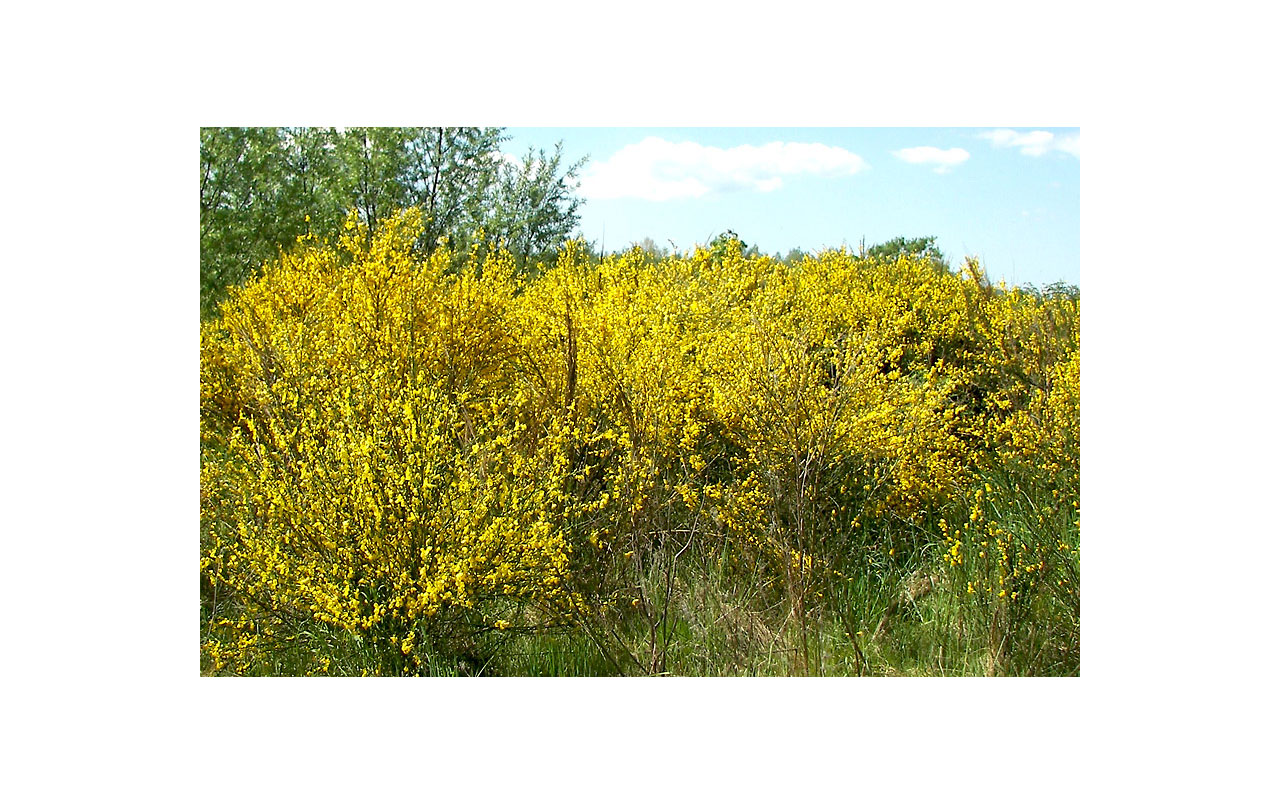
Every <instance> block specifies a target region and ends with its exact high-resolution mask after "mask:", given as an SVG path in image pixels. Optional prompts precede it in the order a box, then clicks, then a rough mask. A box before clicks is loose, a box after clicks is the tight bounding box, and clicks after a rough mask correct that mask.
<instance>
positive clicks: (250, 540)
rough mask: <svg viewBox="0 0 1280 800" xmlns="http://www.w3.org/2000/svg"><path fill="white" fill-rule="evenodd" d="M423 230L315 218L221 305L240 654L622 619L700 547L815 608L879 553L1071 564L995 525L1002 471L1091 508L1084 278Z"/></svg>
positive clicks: (209, 456) (224, 539)
mask: <svg viewBox="0 0 1280 800" xmlns="http://www.w3.org/2000/svg"><path fill="white" fill-rule="evenodd" d="M420 230H421V216H420V213H419V212H417V211H408V212H404V213H402V214H400V215H397V216H394V217H393V218H391V219H389V220H386V221H384V222H383V223H382V224H381V225H380V227H379V229H378V231H377V232H376V234H375V235H373V236H370V235H369V233H368V231H367V230H365V229H363V228H362V227H361V226H360V225H359V224H358V223H357V221H356V219H355V217H354V216H353V217H352V218H350V219H349V220H348V223H347V227H346V229H345V230H344V232H343V234H342V235H341V236H340V237H339V239H338V241H336V242H334V243H329V242H320V241H317V240H315V239H310V238H304V239H302V240H300V241H299V243H298V246H297V248H295V249H294V250H293V251H292V252H289V253H285V254H284V255H283V256H282V257H281V258H280V260H279V261H278V262H277V263H274V264H269V265H267V267H266V269H265V270H264V272H263V274H262V276H261V277H260V278H259V279H257V280H256V281H254V282H252V283H250V284H248V285H246V286H244V287H241V288H239V289H236V290H234V291H233V292H232V293H231V294H230V296H229V298H228V300H227V301H226V302H225V303H224V305H223V307H222V309H221V313H220V315H218V316H217V317H216V318H215V319H213V320H210V321H209V322H207V323H205V325H204V326H203V328H202V331H201V435H202V481H201V503H202V514H201V523H202V561H201V580H202V597H203V598H204V599H205V606H206V609H207V614H206V616H207V618H208V619H207V625H208V631H207V632H206V634H205V635H204V636H203V638H202V642H203V645H202V646H203V648H204V650H205V653H206V656H207V659H208V662H207V663H209V664H210V665H211V668H212V669H213V670H214V671H220V670H229V671H247V670H251V669H254V665H255V664H259V665H260V664H262V663H266V662H269V661H270V659H271V658H272V655H271V654H272V653H273V652H275V651H277V650H278V649H279V648H281V647H284V646H287V645H289V644H290V643H296V642H297V641H299V640H301V639H305V638H306V637H315V636H316V635H317V634H316V631H323V632H327V633H326V634H325V635H327V636H329V637H330V639H333V638H334V637H337V638H339V639H340V638H341V637H346V641H351V642H357V643H358V644H359V646H361V647H364V648H367V649H368V650H369V651H370V652H372V653H374V654H375V655H376V656H377V659H378V663H379V667H378V669H379V670H380V671H383V672H395V673H416V672H421V671H423V670H424V669H425V665H426V663H427V661H429V660H430V659H431V658H432V657H434V655H435V654H439V653H446V654H447V653H448V652H449V648H450V647H451V646H452V645H451V644H450V641H449V640H448V636H449V635H452V634H453V633H455V632H456V631H457V630H459V628H460V627H461V628H462V629H466V630H470V631H490V632H493V633H495V634H499V633H500V634H501V635H502V636H515V635H518V634H519V633H520V632H521V631H527V630H530V629H532V628H536V627H537V626H539V625H553V624H575V625H586V626H591V625H596V624H600V620H601V619H602V617H601V614H600V612H601V611H602V610H604V609H608V608H622V609H634V608H639V609H640V610H641V611H642V612H643V611H645V604H646V602H647V601H646V600H645V598H644V597H642V596H640V594H638V592H640V587H641V586H642V585H643V577H644V570H645V569H646V565H648V564H649V563H651V557H652V556H653V555H654V554H655V553H658V552H660V551H662V549H663V548H668V547H671V548H672V550H675V549H676V548H678V547H688V546H690V543H694V542H697V543H699V546H702V545H703V544H710V545H711V546H712V547H713V548H714V549H715V550H716V552H719V553H722V554H724V555H725V556H726V557H727V558H728V559H729V562H730V563H729V568H730V569H732V565H733V564H734V563H738V564H741V565H743V567H744V569H745V568H748V567H749V569H750V574H751V575H753V576H759V578H760V579H762V580H763V581H764V583H765V586H763V587H762V588H763V589H767V590H769V591H773V592H775V596H777V597H782V598H785V599H787V600H789V602H790V603H791V609H792V612H793V614H794V615H795V618H797V619H800V620H802V624H803V620H804V619H805V618H806V613H807V612H806V608H808V607H810V606H811V605H812V604H813V603H814V602H818V601H819V600H820V598H821V597H822V596H823V595H822V593H823V591H824V587H829V586H830V585H831V582H832V581H839V580H844V579H845V577H844V576H848V575H850V574H853V572H852V571H854V570H858V569H865V568H866V566H867V564H869V563H870V561H869V558H870V556H869V555H868V554H869V553H871V552H872V551H875V552H877V553H887V556H886V557H894V558H900V557H905V555H919V554H920V553H922V552H924V551H925V550H926V549H927V548H930V547H933V546H935V545H938V544H941V545H942V546H943V547H944V548H945V552H946V557H947V560H948V561H950V562H951V563H952V565H953V567H955V568H959V567H960V566H961V565H962V564H966V563H971V562H973V561H974V560H975V559H977V560H978V561H982V560H984V559H987V560H986V563H987V564H990V565H994V566H992V567H991V568H990V569H989V570H986V571H984V572H981V574H979V573H978V572H973V573H972V574H970V575H969V577H967V578H966V580H965V584H966V588H968V587H969V586H972V587H974V591H975V593H976V592H977V591H979V590H981V591H982V592H985V593H986V594H987V595H997V596H998V592H999V591H1000V589H1001V588H1002V587H1004V588H1006V590H1007V592H1008V595H1009V596H1011V595H1012V593H1013V592H1014V591H1021V592H1024V593H1025V592H1026V591H1027V590H1028V588H1029V587H1030V584H1029V582H1030V581H1031V580H1032V579H1033V578H1034V579H1035V580H1039V581H1049V580H1050V578H1051V577H1052V578H1053V580H1060V581H1066V580H1067V578H1065V577H1063V574H1065V573H1062V570H1058V572H1053V570H1054V569H1057V567H1054V566H1053V564H1058V563H1059V562H1055V561H1053V559H1050V558H1046V557H1045V554H1044V553H1043V552H1041V550H1043V547H1042V545H1043V543H1044V542H1046V541H1048V540H1049V539H1048V538H1046V537H1045V536H1037V537H1028V536H1027V535H1023V534H1021V533H1018V532H1017V531H1014V526H1013V525H1012V524H1011V523H1009V524H1001V521H1000V520H999V519H996V518H995V517H997V516H999V515H1000V514H1003V513H1004V509H1006V508H1007V505H1001V503H1007V502H1011V500H1010V498H1011V497H1012V496H1013V495H1012V493H1013V492H1014V491H1015V490H1017V489H1019V487H1020V486H1021V484H1017V485H1015V484H1016V481H1015V482H1008V481H1006V482H1005V483H1000V481H997V484H999V485H998V486H997V489H996V491H995V492H994V494H996V495H999V496H1000V497H999V498H997V499H999V500H1000V502H995V503H994V504H993V502H994V501H993V499H992V496H991V495H992V490H990V489H984V492H985V494H982V495H979V496H977V498H976V499H975V495H974V488H975V486H982V482H983V480H985V479H986V476H989V475H990V474H992V473H993V471H995V470H997V469H1002V470H1004V473H1002V474H1004V475H1013V474H1015V473H1017V474H1018V475H1021V474H1023V473H1027V474H1034V475H1036V476H1038V477H1037V478H1036V481H1037V483H1036V484H1035V487H1034V490H1035V491H1034V494H1035V497H1037V498H1043V497H1049V498H1051V504H1052V503H1056V504H1057V505H1053V507H1052V508H1046V507H1044V506H1045V503H1044V502H1041V504H1040V507H1038V511H1037V513H1040V514H1042V515H1044V516H1046V518H1047V519H1051V520H1053V521H1055V522H1054V525H1056V524H1057V522H1056V521H1058V520H1059V518H1060V516H1061V513H1063V512H1064V509H1065V510H1067V511H1070V512H1072V513H1078V505H1077V506H1073V505H1072V504H1073V503H1075V502H1076V501H1077V500H1078V496H1079V491H1078V480H1079V477H1078V476H1079V309H1078V300H1077V299H1076V298H1075V297H1072V296H1058V295H1052V296H1040V295H1038V294H1034V293H1027V292H1020V291H1018V290H1012V291H1007V290H1005V289H1003V288H1002V287H992V286H990V285H989V284H988V283H986V281H985V278H983V277H982V275H981V270H980V268H979V267H978V265H977V264H976V263H971V264H970V265H968V273H967V274H962V275H956V274H952V273H949V272H947V271H945V270H940V269H938V267H937V265H936V264H935V263H934V262H932V261H930V260H928V259H923V258H921V259H913V258H910V257H902V258H897V259H894V260H879V259H863V258H858V257H856V256H854V255H852V254H850V253H848V252H846V251H842V250H841V251H828V252H825V253H822V254H821V255H818V256H812V257H806V258H805V259H803V260H802V261H800V262H799V263H797V264H794V265H787V264H784V263H780V262H778V261H775V260H773V259H771V258H767V257H758V256H747V255H745V254H744V253H743V251H742V248H741V247H740V246H738V247H735V246H726V245H725V243H723V242H722V243H719V244H718V245H717V246H715V247H712V248H701V249H697V250H695V251H694V252H692V253H690V254H688V255H685V256H678V255H677V256H670V257H664V258H655V257H654V256H652V255H651V254H648V253H646V252H644V251H642V250H640V249H639V248H637V249H634V250H632V251H630V252H627V253H622V254H619V255H615V256H611V257H609V258H606V259H604V260H602V261H601V260H598V259H593V258H592V257H591V256H590V255H589V253H588V252H587V250H586V248H585V246H584V245H583V244H581V243H578V242H571V243H569V244H568V245H567V246H566V247H565V249H564V250H563V251H562V253H561V254H560V258H559V260H558V261H557V263H556V264H555V266H554V267H553V268H551V269H549V270H548V271H547V272H546V273H544V274H542V275H539V276H536V277H526V276H522V275H519V274H517V272H516V271H515V269H514V267H513V262H512V259H511V257H510V256H509V255H508V254H507V253H505V252H503V251H502V250H500V249H491V250H488V251H484V252H481V251H480V250H479V249H478V248H473V249H472V250H471V251H470V252H468V253H465V254H460V255H455V254H452V253H448V252H446V251H443V250H442V251H440V252H439V253H438V254H437V255H435V256H433V257H431V258H429V259H423V258H421V257H420V256H417V255H415V253H414V250H413V248H412V243H413V242H414V241H415V239H416V238H417V236H418V234H419V232H420ZM728 244H729V245H732V244H734V243H733V242H729V243H728ZM457 264H462V266H461V267H455V266H454V265H457ZM1002 493H1003V494H1002ZM961 508H963V509H964V511H965V513H967V514H969V515H970V516H971V517H972V519H970V520H969V524H968V525H967V526H965V525H963V524H961V523H962V520H959V519H958V516H957V515H958V514H959V513H960V512H958V511H957V509H961ZM939 520H941V524H939ZM948 520H951V522H950V523H948ZM1054 525H1050V524H1047V523H1046V526H1045V529H1046V530H1049V529H1052V530H1054V531H1056V530H1058V528H1055V527H1054ZM1024 527H1025V526H1024ZM1018 530H1019V531H1020V530H1021V529H1018ZM1011 531H1014V532H1011ZM1077 532H1078V530H1077ZM1055 535H1056V534H1055ZM1050 538H1051V537H1050ZM1033 541H1034V542H1035V543H1036V544H1030V543H1032V542H1033ZM1054 541H1055V542H1056V544H1054V545H1053V546H1057V545H1059V544H1060V545H1062V548H1061V549H1059V550H1058V551H1057V552H1058V553H1060V554H1069V555H1070V556H1071V557H1073V558H1076V559H1078V544H1077V543H1078V539H1074V540H1070V539H1069V538H1068V539H1064V538H1063V537H1061V536H1059V537H1058V539H1056V540H1054ZM1002 543H1003V544H1002ZM1023 544H1028V547H1027V548H1026V549H1023V547H1022V545H1023ZM975 547H976V548H979V550H976V551H975V550H974V548H975ZM982 548H985V549H982ZM895 553H898V554H900V555H899V556H895V555H894V554H895ZM978 553H982V554H983V555H978ZM994 554H998V556H997V555H994ZM1063 557H1065V555H1064V556H1063ZM1077 563H1078V562H1077ZM1050 572H1053V576H1050V574H1049V573H1050ZM1060 573H1062V574H1060ZM967 574H968V573H967ZM1002 581H1003V582H1002ZM1024 584H1025V585H1027V587H1028V588H1018V587H1022V586H1023V585H1024ZM993 589H994V591H992V590H993ZM312 663H313V666H312V667H309V668H308V669H314V670H315V671H316V672H329V671H330V670H331V666H332V664H333V663H334V662H332V660H331V657H330V655H329V654H328V652H326V651H325V648H324V647H323V646H320V647H318V649H317V650H316V658H314V659H313V660H312Z"/></svg>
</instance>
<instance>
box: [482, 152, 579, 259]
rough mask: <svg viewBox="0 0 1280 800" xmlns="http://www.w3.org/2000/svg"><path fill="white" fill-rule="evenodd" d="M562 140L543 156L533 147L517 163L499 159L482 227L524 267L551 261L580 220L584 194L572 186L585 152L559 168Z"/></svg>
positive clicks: (575, 180)
mask: <svg viewBox="0 0 1280 800" xmlns="http://www.w3.org/2000/svg"><path fill="white" fill-rule="evenodd" d="M563 157H564V156H563V152H562V145H561V143H559V142H557V143H556V148H555V151H554V152H553V153H552V154H551V155H550V157H548V156H547V153H546V151H544V150H539V151H537V153H536V154H535V153H534V151H533V148H530V149H529V151H528V152H527V153H526V154H525V156H524V158H523V159H522V160H521V161H520V162H519V163H518V164H516V163H512V162H505V163H503V164H502V165H501V173H500V179H499V181H498V182H497V185H496V187H495V190H494V191H493V192H492V194H491V197H492V202H491V205H490V212H489V213H490V216H489V217H488V218H487V219H486V220H485V222H486V227H490V226H492V229H493V233H494V234H495V235H496V236H498V237H500V238H502V239H504V240H505V241H506V243H507V247H508V248H509V249H510V251H511V254H512V255H513V256H515V259H516V266H517V267H518V268H519V269H520V270H522V271H524V272H532V271H537V270H538V269H539V268H540V267H542V266H546V265H547V264H549V263H553V262H554V260H555V257H556V253H557V252H558V251H559V249H560V245H561V244H562V243H563V242H564V241H565V240H566V239H568V238H569V236H570V235H571V234H572V233H573V230H574V228H576V227H577V225H578V208H579V206H581V205H582V200H581V199H579V198H578V197H576V196H575V195H574V194H573V192H574V190H575V189H576V188H577V178H578V171H579V170H580V169H582V167H583V165H585V164H586V159H585V158H583V159H581V160H580V161H577V162H576V163H574V164H571V165H569V166H568V167H564V168H562V162H563Z"/></svg>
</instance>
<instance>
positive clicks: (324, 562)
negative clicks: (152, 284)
mask: <svg viewBox="0 0 1280 800" xmlns="http://www.w3.org/2000/svg"><path fill="white" fill-rule="evenodd" d="M420 225H421V220H420V218H419V217H418V215H417V213H416V212H407V213H405V214H403V215H401V216H399V217H397V218H395V219H394V220H392V221H389V222H387V223H384V225H383V226H382V227H381V228H380V229H379V231H378V234H377V235H376V236H375V237H373V238H372V240H371V241H368V238H367V236H366V235H365V232H364V231H363V230H361V229H359V227H358V226H357V225H356V224H355V221H354V219H352V220H351V221H350V222H349V229H348V232H347V235H346V236H344V237H343V239H342V241H341V242H340V243H339V245H338V247H336V248H331V247H326V246H323V245H321V244H317V243H315V242H308V241H304V242H301V243H300V247H299V249H298V250H296V251H295V252H294V253H292V254H288V255H286V256H285V257H284V258H283V259H282V260H281V262H280V263H279V264H277V265H274V266H271V267H269V268H268V269H267V270H266V272H265V273H264V275H263V276H262V278H261V279H260V280H258V281H256V282H254V283H252V284H250V285H248V286H246V287H244V288H243V289H241V290H238V291H237V292H235V293H233V294H232V296H231V298H230V299H229V300H228V302H227V303H226V304H225V305H224V306H223V309H222V314H221V316H220V317H219V318H218V319H217V320H216V321H213V322H210V323H207V324H206V325H205V327H204V328H203V330H202V332H201V333H202V363H201V369H202V375H201V403H202V430H203V433H204V438H205V440H206V443H207V446H206V448H205V451H204V457H203V465H202V476H201V477H202V480H201V484H202V492H201V494H202V502H203V504H204V505H203V508H202V511H203V513H202V521H203V522H204V542H203V560H202V572H203V573H204V574H205V576H206V580H207V581H208V582H209V584H210V589H211V590H212V588H213V585H216V586H217V587H218V588H219V589H220V590H221V592H222V594H223V597H224V598H227V602H224V604H223V608H225V609H227V610H228V613H227V614H226V615H224V616H221V617H219V619H217V620H216V622H215V624H217V625H221V626H223V627H227V628H229V629H231V630H233V631H235V632H236V633H237V634H238V636H236V637H233V640H234V641H235V642H236V644H235V646H234V648H233V651H234V652H232V653H231V654H230V656H232V657H228V654H227V653H224V652H222V649H223V645H221V644H217V645H211V646H212V647H213V649H212V650H211V655H212V656H213V658H214V660H215V662H218V665H219V666H228V667H232V668H244V667H245V666H246V665H247V661H248V658H247V657H248V656H249V655H251V654H252V653H253V652H256V650H255V648H256V649H257V650H260V649H261V646H262V645H264V644H271V641H268V640H272V639H273V638H274V639H275V640H282V639H287V638H288V637H289V636H293V635H296V634H297V633H298V632H299V631H300V630H302V629H303V628H304V627H305V626H306V625H308V624H311V623H319V624H321V625H322V626H327V627H329V628H330V629H335V630H341V631H345V632H347V633H349V634H352V635H354V636H355V637H356V638H358V639H359V640H360V641H362V642H364V643H366V644H367V645H368V646H370V647H371V648H372V649H373V650H374V651H375V652H378V653H382V654H386V655H387V658H386V663H385V665H384V668H385V669H388V670H395V671H414V670H415V669H416V668H418V667H420V666H421V661H420V660H419V659H418V658H417V650H416V649H417V647H418V642H419V638H418V637H419V636H424V637H427V638H428V639H429V635H430V632H431V630H432V622H433V621H434V620H436V619H437V618H438V617H439V616H440V615H441V614H442V612H446V611H449V610H451V609H453V610H458V609H476V608H478V604H479V603H480V602H481V601H482V600H484V599H485V598H491V597H502V596H511V597H520V598H525V599H529V600H532V601H536V602H538V603H541V604H542V605H544V606H546V607H547V608H548V609H555V608H559V607H563V606H565V605H566V604H571V603H572V602H573V598H572V597H571V596H569V595H568V594H567V593H566V592H565V589H564V574H565V570H566V566H567V559H568V555H569V550H570V546H569V544H568V543H567V542H565V540H564V538H563V535H562V533H561V530H560V529H559V526H558V524H556V523H558V520H555V521H553V520H552V519H551V517H550V514H549V511H550V510H549V508H548V506H546V505H545V504H543V503H540V502H539V500H540V498H541V497H542V496H543V495H545V494H548V493H551V492H554V491H556V490H557V488H558V484H559V480H558V478H557V473H556V470H557V468H558V465H557V463H556V461H555V454H554V452H552V451H553V450H554V447H553V443H552V442H551V440H549V439H548V440H544V441H543V442H541V443H540V445H539V446H535V447H532V448H524V449H521V448H518V447H515V446H514V444H515V442H516V441H517V439H519V437H520V435H521V426H520V423H519V420H518V415H517V414H516V413H515V411H514V410H513V409H512V408H511V406H510V405H509V402H508V401H509V398H508V397H507V385H506V381H507V380H508V376H507V375H506V374H505V373H504V372H503V367H504V365H505V363H506V361H507V360H508V359H510V357H511V353H512V348H513V347H514V340H513V339H512V337H511V335H510V332H509V325H508V323H507V321H506V315H507V313H508V307H509V305H510V303H511V299H512V295H511V291H512V288H513V285H514V284H513V282H512V280H511V278H510V275H511V269H510V262H509V259H508V258H507V257H505V256H503V255H499V254H493V255H492V256H491V257H489V258H487V259H485V260H484V261H483V262H480V261H479V259H478V257H476V258H473V259H472V262H471V264H470V265H469V268H468V270H467V271H466V272H464V273H463V274H461V275H445V274H444V269H443V267H444V264H445V263H446V262H445V261H444V260H443V259H437V260H434V261H430V262H427V263H414V262H413V261H412V259H411V256H410V253H411V245H412V243H413V241H414V240H415V239H416V237H417V235H418V232H419V228H420ZM366 242H367V244H366ZM481 271H483V273H484V274H485V276H486V278H487V279H481V278H479V277H477V274H478V273H479V272H481ZM277 643H278V642H277ZM236 655H240V656H243V657H242V658H235V657H234V656H236Z"/></svg>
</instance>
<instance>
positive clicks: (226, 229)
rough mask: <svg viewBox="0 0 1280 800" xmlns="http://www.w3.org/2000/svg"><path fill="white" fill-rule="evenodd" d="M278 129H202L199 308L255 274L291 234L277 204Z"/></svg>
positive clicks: (280, 173)
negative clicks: (259, 266)
mask: <svg viewBox="0 0 1280 800" xmlns="http://www.w3.org/2000/svg"><path fill="white" fill-rule="evenodd" d="M278 151H279V132H278V131H277V130H276V129H274V128H201V129H200V307H201V313H202V315H203V314H204V313H206V312H207V311H208V310H209V308H210V307H211V306H212V305H214V304H215V303H216V302H217V300H218V299H220V298H221V296H222V291H223V289H224V288H225V287H227V286H230V285H233V284H236V283H239V282H241V281H243V280H244V279H245V278H247V277H248V276H250V275H251V274H253V270H254V267H255V266H256V265H257V264H260V263H261V262H262V261H264V260H265V259H267V258H270V257H271V256H273V255H275V253H276V248H277V247H278V246H279V245H280V244H282V243H283V241H284V240H285V238H286V237H288V236H289V235H290V234H291V233H292V232H291V231H287V230H282V229H281V226H280V217H279V215H278V214H277V213H276V202H277V199H278V196H279V195H280V192H281V188H282V185H283V181H284V177H283V176H284V170H283V164H282V162H281V160H280V159H279V158H278Z"/></svg>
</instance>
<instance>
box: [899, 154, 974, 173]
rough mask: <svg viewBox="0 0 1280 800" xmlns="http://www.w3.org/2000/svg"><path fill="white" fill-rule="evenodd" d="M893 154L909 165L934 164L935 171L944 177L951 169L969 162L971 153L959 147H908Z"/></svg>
mask: <svg viewBox="0 0 1280 800" xmlns="http://www.w3.org/2000/svg"><path fill="white" fill-rule="evenodd" d="M893 154H894V155H895V156H897V157H898V158H900V159H902V160H903V161H905V162H907V163H908V164H933V165H934V168H933V171H934V172H936V173H938V174H939V175H944V174H946V173H948V172H950V171H951V168H952V167H954V166H957V165H959V164H963V163H964V162H966V161H968V160H969V151H968V150H964V149H962V148H959V147H953V148H951V149H950V150H943V149H941V148H938V147H906V148H903V149H902V150H894V151H893Z"/></svg>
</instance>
